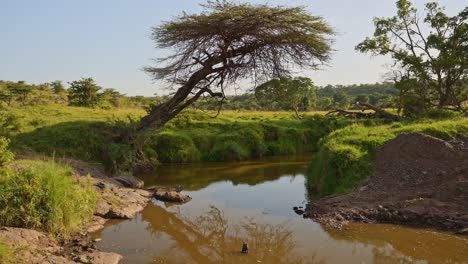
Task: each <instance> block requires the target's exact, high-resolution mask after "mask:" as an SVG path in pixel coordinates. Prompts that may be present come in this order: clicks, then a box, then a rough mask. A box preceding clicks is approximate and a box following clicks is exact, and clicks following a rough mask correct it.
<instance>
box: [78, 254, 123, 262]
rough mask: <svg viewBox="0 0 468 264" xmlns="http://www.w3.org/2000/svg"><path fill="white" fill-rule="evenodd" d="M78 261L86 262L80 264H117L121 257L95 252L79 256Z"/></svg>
mask: <svg viewBox="0 0 468 264" xmlns="http://www.w3.org/2000/svg"><path fill="white" fill-rule="evenodd" d="M79 257H80V259H85V260H87V261H88V262H82V263H93V264H118V263H119V262H120V260H122V256H121V255H119V254H116V253H109V252H100V251H95V252H92V253H89V252H87V253H85V254H83V255H81V256H79Z"/></svg>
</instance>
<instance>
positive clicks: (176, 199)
mask: <svg viewBox="0 0 468 264" xmlns="http://www.w3.org/2000/svg"><path fill="white" fill-rule="evenodd" d="M180 191H181V188H178V187H175V188H174V187H160V188H155V189H154V192H153V196H154V198H156V199H158V200H160V201H163V202H173V203H186V202H188V201H190V200H192V197H190V196H188V195H185V194H182V193H180Z"/></svg>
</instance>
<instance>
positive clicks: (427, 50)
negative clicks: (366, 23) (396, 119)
mask: <svg viewBox="0 0 468 264" xmlns="http://www.w3.org/2000/svg"><path fill="white" fill-rule="evenodd" d="M396 4H397V10H398V11H397V15H396V16H393V17H389V18H375V19H374V24H375V32H374V36H373V37H371V38H366V39H365V40H364V41H363V42H362V43H360V44H359V45H358V46H357V47H356V49H357V50H358V51H361V52H369V53H371V54H372V55H390V56H391V57H392V59H393V61H394V63H395V66H397V67H399V70H396V71H395V72H394V74H395V79H396V82H397V85H396V87H397V88H399V89H400V90H401V91H402V93H401V96H404V97H408V98H416V99H417V100H419V101H420V102H422V103H423V104H424V105H425V107H430V106H438V107H439V108H445V107H450V108H452V109H456V110H458V111H462V112H465V111H466V102H467V101H468V24H467V18H468V7H466V8H465V9H464V10H461V12H459V13H458V14H457V15H455V16H448V15H447V14H446V13H445V10H444V8H443V7H441V6H439V4H438V3H436V2H430V3H427V4H426V14H425V16H424V17H422V16H421V15H420V14H418V12H417V10H416V8H414V7H413V5H412V3H411V2H410V1H409V0H398V1H397V3H396ZM425 27H427V28H429V30H428V31H429V32H425V30H424V29H425ZM426 31H427V30H426Z"/></svg>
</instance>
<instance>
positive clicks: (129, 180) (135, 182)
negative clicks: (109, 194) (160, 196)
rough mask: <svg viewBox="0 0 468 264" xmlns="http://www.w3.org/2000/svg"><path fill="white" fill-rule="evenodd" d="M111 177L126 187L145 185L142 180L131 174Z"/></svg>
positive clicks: (137, 187)
mask: <svg viewBox="0 0 468 264" xmlns="http://www.w3.org/2000/svg"><path fill="white" fill-rule="evenodd" d="M113 179H114V180H116V181H117V182H119V183H121V184H122V185H123V186H124V187H127V188H134V189H141V188H143V186H144V185H145V183H144V182H143V181H142V180H140V179H138V178H137V177H134V176H131V175H123V176H118V177H114V178H113Z"/></svg>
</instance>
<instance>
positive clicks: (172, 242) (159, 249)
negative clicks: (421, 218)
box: [94, 156, 468, 264]
mask: <svg viewBox="0 0 468 264" xmlns="http://www.w3.org/2000/svg"><path fill="white" fill-rule="evenodd" d="M310 158H311V157H309V156H297V157H276V158H268V159H264V160H259V161H250V162H242V163H201V164H184V165H166V166H161V167H159V169H158V170H157V172H156V173H154V174H152V175H142V176H141V177H142V178H143V179H144V180H145V183H146V185H147V186H148V185H168V186H174V185H181V186H183V187H184V193H186V194H189V195H190V196H192V198H193V199H192V201H190V202H189V203H187V204H184V205H174V204H167V203H162V202H159V201H153V202H152V203H150V204H149V205H148V207H147V208H146V209H145V210H144V211H142V212H141V213H140V214H138V215H137V217H136V218H135V219H131V220H126V221H112V222H110V223H108V225H107V226H106V228H104V229H103V230H101V231H99V232H97V233H95V234H94V236H95V237H100V238H102V240H101V241H100V242H98V243H97V246H98V248H99V249H101V250H105V251H112V252H117V253H120V254H121V255H123V256H124V259H123V261H122V263H207V264H209V263H468V237H461V236H454V235H451V234H446V233H441V232H435V231H431V230H426V229H414V228H407V227H401V226H395V225H380V224H379V225H369V224H367V225H366V224H353V225H351V226H349V228H347V230H345V231H337V230H324V229H323V228H322V227H321V226H320V225H319V224H317V223H315V222H313V221H312V220H309V219H303V218H302V217H301V216H299V215H297V214H296V213H295V212H294V210H293V207H294V206H305V203H306V197H307V193H306V188H305V177H304V172H305V170H306V166H307V163H308V161H310ZM243 242H247V244H248V246H249V253H248V254H241V253H240V251H241V248H242V244H243Z"/></svg>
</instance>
